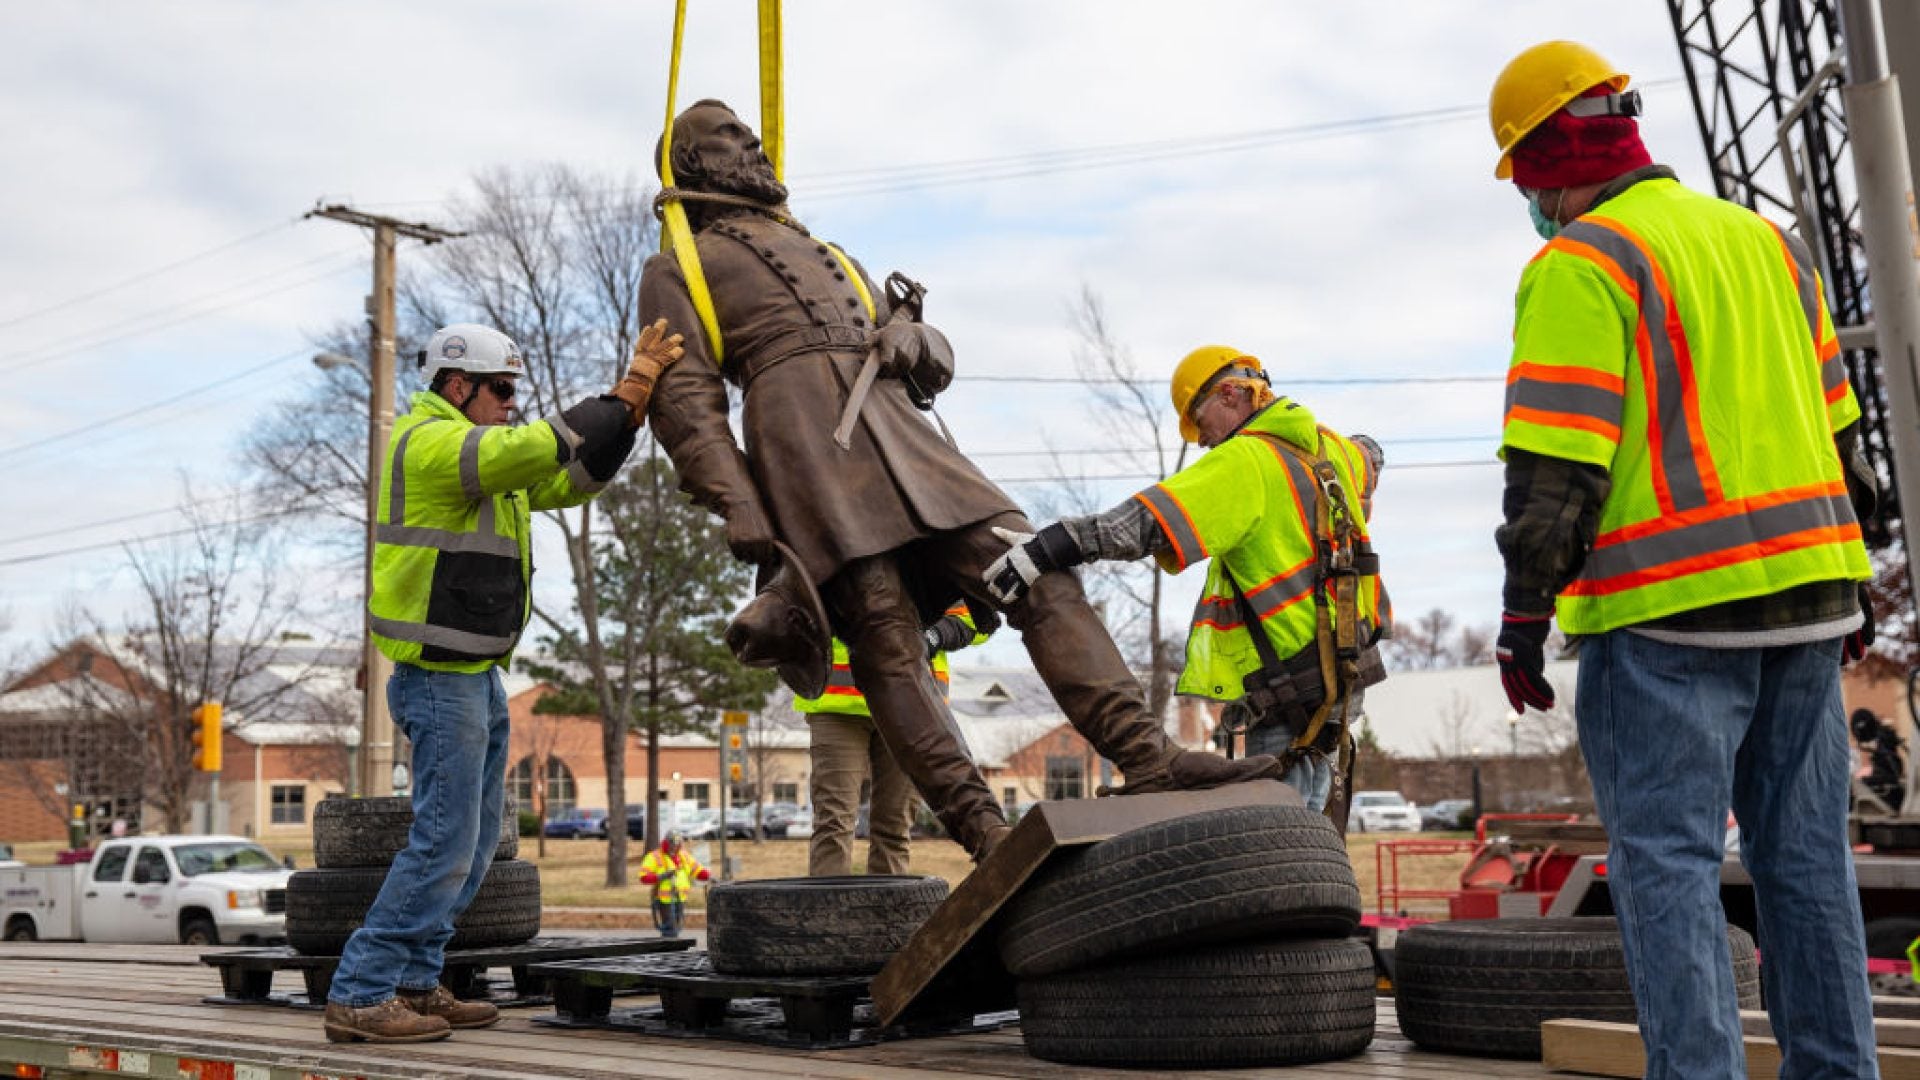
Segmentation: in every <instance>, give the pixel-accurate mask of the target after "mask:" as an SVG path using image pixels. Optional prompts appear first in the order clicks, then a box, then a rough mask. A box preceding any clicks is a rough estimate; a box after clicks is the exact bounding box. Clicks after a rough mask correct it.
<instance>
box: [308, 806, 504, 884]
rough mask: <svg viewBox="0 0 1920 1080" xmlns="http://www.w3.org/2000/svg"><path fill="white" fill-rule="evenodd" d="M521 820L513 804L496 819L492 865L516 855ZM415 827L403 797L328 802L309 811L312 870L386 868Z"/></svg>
mask: <svg viewBox="0 0 1920 1080" xmlns="http://www.w3.org/2000/svg"><path fill="white" fill-rule="evenodd" d="M519 826H520V820H519V815H518V812H517V810H516V808H515V806H514V803H513V800H512V799H508V800H507V806H506V810H505V811H504V812H503V813H502V814H501V815H500V846H499V847H496V848H494V849H493V858H494V861H495V862H505V861H506V860H508V859H515V858H518V857H519V856H520V827H519ZM412 828H413V801H412V800H411V799H407V798H404V797H401V796H383V797H380V798H372V799H343V798H338V797H335V798H330V799H322V800H320V805H319V806H316V807H314V809H313V865H314V866H315V867H318V868H319V869H321V870H340V869H344V868H347V867H354V866H389V865H392V863H393V857H394V856H395V855H398V854H400V852H401V849H403V848H405V847H406V846H407V832H408V831H409V830H410V829H412Z"/></svg>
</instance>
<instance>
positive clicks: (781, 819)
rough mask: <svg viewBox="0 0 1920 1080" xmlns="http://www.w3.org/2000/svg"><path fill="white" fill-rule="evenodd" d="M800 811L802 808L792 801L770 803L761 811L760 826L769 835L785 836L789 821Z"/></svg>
mask: <svg viewBox="0 0 1920 1080" xmlns="http://www.w3.org/2000/svg"><path fill="white" fill-rule="evenodd" d="M799 812H800V808H799V807H798V806H795V805H794V804H793V803H790V802H777V803H768V804H767V805H766V806H765V807H764V808H763V809H762V810H761V811H760V827H761V828H762V829H765V830H766V833H767V835H768V836H785V835H786V834H787V823H788V822H789V821H792V820H793V816H794V815H795V814H798V813H799Z"/></svg>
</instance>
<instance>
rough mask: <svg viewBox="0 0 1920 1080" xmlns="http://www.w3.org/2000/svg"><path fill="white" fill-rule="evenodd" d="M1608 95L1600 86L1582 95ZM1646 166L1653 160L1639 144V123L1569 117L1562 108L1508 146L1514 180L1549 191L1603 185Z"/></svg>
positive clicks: (1629, 119)
mask: <svg viewBox="0 0 1920 1080" xmlns="http://www.w3.org/2000/svg"><path fill="white" fill-rule="evenodd" d="M1607 93H1610V91H1609V89H1608V88H1607V86H1606V84H1604V83H1602V84H1601V85H1599V86H1596V87H1594V88H1593V89H1591V90H1589V91H1587V92H1586V93H1585V94H1582V95H1581V96H1582V97H1599V96H1602V95H1605V94H1607ZM1651 164H1653V158H1652V157H1651V156H1650V155H1648V153H1647V148H1646V146H1645V144H1643V143H1642V142H1641V141H1640V124H1639V122H1638V121H1636V120H1635V119H1634V118H1633V117H1631V116H1573V115H1571V114H1569V113H1568V112H1567V111H1566V110H1565V109H1562V110H1560V111H1559V112H1556V113H1554V114H1553V115H1552V116H1549V117H1547V120H1546V122H1545V123H1543V124H1541V125H1540V126H1539V127H1537V128H1534V129H1533V131H1531V132H1529V133H1528V135H1527V137H1526V138H1525V139H1522V140H1520V145H1519V146H1516V147H1514V148H1513V182H1514V183H1516V184H1518V185H1520V186H1521V187H1524V188H1535V189H1539V190H1549V191H1550V190H1552V189H1555V188H1569V187H1579V186H1581V185H1582V184H1604V183H1606V182H1607V181H1608V180H1611V179H1613V178H1614V177H1616V176H1620V175H1622V174H1624V173H1630V172H1632V171H1633V170H1635V169H1640V168H1645V167H1646V166H1648V165H1651Z"/></svg>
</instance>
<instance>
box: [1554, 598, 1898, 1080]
mask: <svg viewBox="0 0 1920 1080" xmlns="http://www.w3.org/2000/svg"><path fill="white" fill-rule="evenodd" d="M1576 713H1577V715H1578V720H1579V727H1580V749H1581V751H1582V753H1583V754H1584V755H1585V757H1586V761H1587V769H1588V771H1589V772H1590V773H1591V774H1592V777H1593V791H1594V799H1595V801H1596V803H1597V804H1598V806H1599V810H1600V818H1601V820H1602V821H1603V822H1605V823H1606V827H1607V836H1608V839H1609V846H1608V853H1607V875H1608V879H1609V881H1610V883H1611V891H1612V895H1613V906H1614V910H1615V911H1616V912H1617V913H1618V915H1619V919H1620V931H1621V935H1622V937H1623V938H1624V939H1625V942H1626V957H1627V974H1628V977H1629V978H1630V980H1631V981H1632V985H1633V999H1634V1003H1635V1005H1636V1006H1637V1007H1638V1010H1639V1015H1640V1032H1641V1037H1642V1038H1643V1040H1644V1041H1645V1043H1646V1048H1647V1072H1646V1075H1647V1077H1648V1080H1668V1078H1682V1077H1684V1078H1685V1080H1722V1078H1726V1080H1733V1078H1744V1077H1745V1076H1746V1075H1747V1071H1746V1053H1745V1050H1744V1048H1743V1046H1742V1043H1741V1036H1740V1018H1739V1013H1738V1006H1737V1005H1736V1003H1735V994H1734V987H1733V971H1732V968H1731V965H1730V960H1729V957H1728V955H1727V939H1726V932H1725V925H1726V918H1725V913H1724V912H1723V911H1722V910H1721V906H1720V864H1721V860H1722V858H1723V856H1724V843H1725V840H1724V838H1725V832H1726V820H1727V809H1728V807H1732V809H1733V812H1734V815H1735V816H1736V817H1737V818H1738V819H1739V822H1740V852H1741V858H1742V860H1744V861H1745V863H1746V867H1747V872H1748V874H1750V875H1751V876H1752V878H1753V886H1754V898H1755V900H1756V902H1757V904H1758V908H1759V916H1760V922H1759V931H1760V933H1759V935H1758V936H1759V941H1760V951H1761V959H1762V962H1763V964H1764V968H1763V971H1762V976H1763V980H1764V982H1765V985H1766V989H1767V1012H1768V1015H1769V1017H1770V1018H1771V1020H1772V1022H1773V1032H1774V1036H1775V1038H1776V1039H1777V1040H1778V1041H1779V1044H1780V1048H1781V1051H1782V1054H1783V1058H1782V1062H1781V1066H1780V1075H1781V1077H1782V1078H1784V1080H1815V1078H1828V1077H1832V1078H1840V1077H1845V1078H1847V1080H1858V1078H1873V1077H1877V1076H1879V1067H1878V1064H1877V1061H1876V1058H1875V1055H1874V1048H1873V1012H1872V1002H1871V999H1870V997H1869V994H1868V989H1867V975H1866V943H1865V940H1864V937H1863V935H1862V933H1861V929H1860V899H1859V894H1858V892H1857V890H1856V887H1855V884H1854V875H1853V853H1852V850H1851V849H1850V848H1849V846H1848V842H1847V789H1848V783H1849V773H1850V770H1851V760H1850V756H1849V753H1848V746H1847V725H1846V718H1845V716H1844V715H1843V712H1842V709H1841V705H1840V644H1839V642H1838V641H1822V642H1815V643H1813V644H1809V645H1793V646H1781V647H1774V648H1751V649H1705V648H1695V647H1692V646H1686V645H1671V644H1666V643H1664V642H1659V641H1655V640H1653V639H1651V638H1648V637H1644V636H1641V635H1638V634H1634V633H1632V632H1630V631H1625V630H1616V631H1613V632H1612V633H1608V634H1602V635H1598V636H1595V637H1590V638H1586V639H1584V640H1583V641H1582V643H1581V646H1580V682H1579V700H1578V708H1577V709H1576Z"/></svg>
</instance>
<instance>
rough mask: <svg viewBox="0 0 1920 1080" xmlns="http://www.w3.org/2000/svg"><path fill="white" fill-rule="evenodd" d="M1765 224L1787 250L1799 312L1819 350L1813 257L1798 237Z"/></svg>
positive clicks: (1818, 322)
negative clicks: (1802, 314) (1777, 236)
mask: <svg viewBox="0 0 1920 1080" xmlns="http://www.w3.org/2000/svg"><path fill="white" fill-rule="evenodd" d="M1767 224H1768V225H1773V231H1774V232H1776V233H1779V234H1780V244H1781V246H1782V247H1784V248H1786V249H1787V258H1788V259H1789V260H1790V261H1792V263H1793V271H1794V273H1793V284H1794V288H1796V289H1798V290H1799V292H1800V310H1801V311H1802V312H1805V313H1806V316H1807V329H1808V330H1809V331H1810V332H1811V333H1812V334H1813V344H1814V347H1815V348H1819V347H1820V294H1819V292H1818V291H1816V290H1815V288H1814V285H1815V282H1816V279H1815V277H1814V272H1813V256H1812V254H1811V253H1809V252H1808V251H1807V246H1806V245H1805V244H1803V243H1801V242H1800V238H1799V237H1797V236H1789V235H1788V234H1787V232H1786V230H1784V229H1782V228H1781V227H1780V226H1778V225H1774V224H1773V222H1771V221H1769V222H1767ZM1843 377H1844V376H1843ZM1827 388H1828V389H1832V388H1833V384H1832V383H1828V384H1827Z"/></svg>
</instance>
